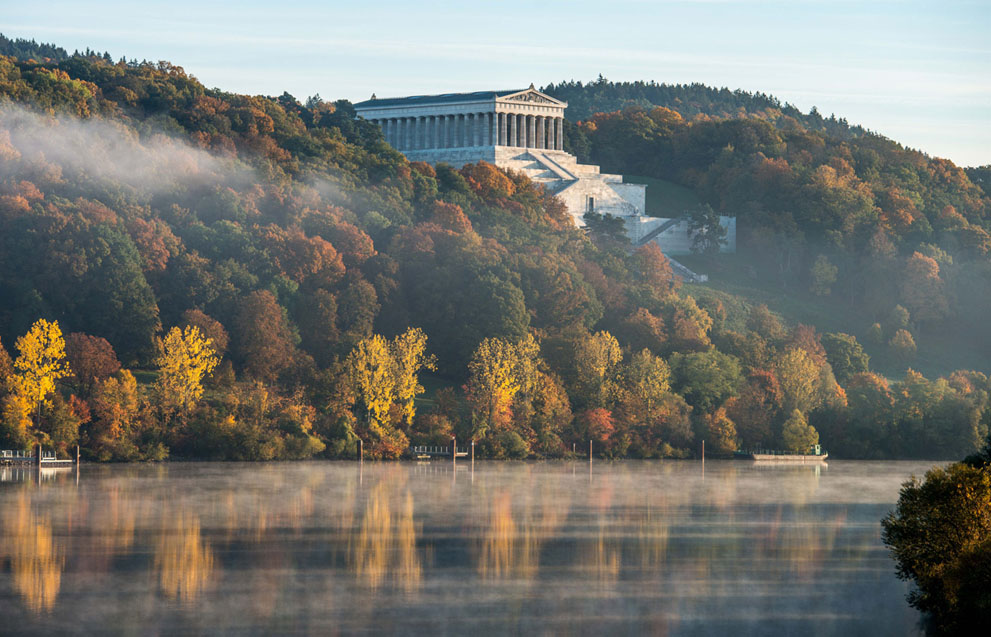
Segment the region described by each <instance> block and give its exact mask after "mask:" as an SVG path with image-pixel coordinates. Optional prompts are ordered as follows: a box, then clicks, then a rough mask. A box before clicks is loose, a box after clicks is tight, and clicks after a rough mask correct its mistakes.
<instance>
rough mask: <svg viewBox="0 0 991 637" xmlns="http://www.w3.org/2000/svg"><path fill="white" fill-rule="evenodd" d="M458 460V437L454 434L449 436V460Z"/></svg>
mask: <svg viewBox="0 0 991 637" xmlns="http://www.w3.org/2000/svg"><path fill="white" fill-rule="evenodd" d="M457 461H458V439H457V437H456V436H451V462H457Z"/></svg>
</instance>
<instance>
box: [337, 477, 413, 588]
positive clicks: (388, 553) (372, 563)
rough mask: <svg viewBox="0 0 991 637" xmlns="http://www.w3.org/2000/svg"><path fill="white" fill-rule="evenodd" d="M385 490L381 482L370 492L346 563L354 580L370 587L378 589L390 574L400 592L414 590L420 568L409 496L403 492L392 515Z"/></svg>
mask: <svg viewBox="0 0 991 637" xmlns="http://www.w3.org/2000/svg"><path fill="white" fill-rule="evenodd" d="M387 488H388V482H387V481H385V480H383V481H382V482H380V483H379V484H378V485H376V486H375V488H374V489H372V492H371V494H370V495H369V498H368V505H367V506H366V507H365V514H364V516H363V517H362V520H361V529H360V531H359V532H358V537H357V539H356V540H355V541H354V542H353V543H352V544H351V547H350V551H349V562H350V564H351V568H352V569H354V572H355V575H357V576H358V579H359V580H361V581H363V582H365V583H366V584H367V585H368V586H370V587H372V588H378V587H379V586H380V585H381V584H382V582H383V581H385V579H386V578H387V577H388V576H389V575H390V573H391V574H392V576H393V577H394V578H395V580H396V582H397V583H398V584H399V585H400V586H402V587H403V589H405V590H406V591H415V590H417V589H418V588H419V587H420V578H421V576H422V571H423V568H422V566H421V564H420V558H419V556H418V555H417V552H416V534H417V531H416V524H415V522H414V521H413V497H412V495H410V493H409V491H407V492H406V498H405V502H404V504H403V505H402V511H401V513H399V514H396V513H395V512H394V511H393V507H394V503H393V501H392V499H391V498H390V494H389V493H388V491H387Z"/></svg>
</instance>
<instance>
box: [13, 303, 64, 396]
mask: <svg viewBox="0 0 991 637" xmlns="http://www.w3.org/2000/svg"><path fill="white" fill-rule="evenodd" d="M14 346H15V347H16V348H17V352H18V356H17V360H15V361H14V370H15V371H16V372H17V374H16V376H15V377H14V392H15V393H17V394H20V395H21V396H22V397H23V398H24V400H26V401H27V404H28V406H29V407H30V409H31V411H33V412H34V413H35V414H37V413H38V411H39V410H40V409H41V407H42V405H46V404H48V397H49V396H50V395H51V393H52V392H54V391H55V383H56V382H58V381H59V379H61V378H65V377H66V376H68V375H69V374H71V373H72V372H71V370H70V369H69V364H68V363H67V362H66V361H65V340H64V339H63V338H62V330H61V329H59V325H58V321H52V322H48V321H46V320H45V319H38V320H37V321H35V323H34V325H32V326H31V329H30V330H28V333H27V334H25V335H24V336H22V337H20V338H19V339H17V342H16V343H14Z"/></svg>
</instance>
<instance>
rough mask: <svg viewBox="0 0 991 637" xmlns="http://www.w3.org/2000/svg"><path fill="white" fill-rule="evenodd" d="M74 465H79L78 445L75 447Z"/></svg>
mask: <svg viewBox="0 0 991 637" xmlns="http://www.w3.org/2000/svg"><path fill="white" fill-rule="evenodd" d="M76 464H79V445H76Z"/></svg>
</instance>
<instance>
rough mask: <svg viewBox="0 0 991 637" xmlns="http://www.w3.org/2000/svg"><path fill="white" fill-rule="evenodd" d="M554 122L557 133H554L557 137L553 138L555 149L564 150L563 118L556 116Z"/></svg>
mask: <svg viewBox="0 0 991 637" xmlns="http://www.w3.org/2000/svg"><path fill="white" fill-rule="evenodd" d="M554 123H555V125H556V126H555V128H556V129H557V133H556V134H555V137H556V138H557V139H556V140H555V141H556V142H557V150H564V118H563V117H558V118H557V119H556V120H555V122H554Z"/></svg>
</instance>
